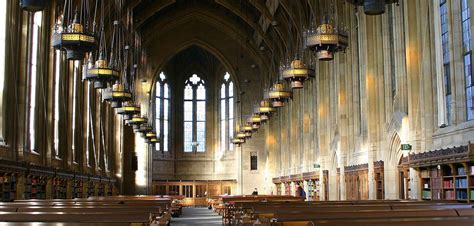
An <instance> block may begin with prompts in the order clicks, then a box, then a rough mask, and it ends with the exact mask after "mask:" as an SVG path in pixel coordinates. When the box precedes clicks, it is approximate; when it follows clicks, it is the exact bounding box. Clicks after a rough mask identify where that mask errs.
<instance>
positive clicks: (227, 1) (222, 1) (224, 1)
mask: <svg viewBox="0 0 474 226" xmlns="http://www.w3.org/2000/svg"><path fill="white" fill-rule="evenodd" d="M215 1H216V3H217V4H219V5H222V6H223V7H224V8H227V9H228V10H230V11H231V12H233V13H234V14H235V15H237V16H239V17H240V18H241V19H242V20H243V21H245V22H246V23H247V24H248V25H249V26H250V27H252V28H253V30H254V31H255V32H256V33H257V34H258V35H259V36H261V37H262V39H263V41H264V42H265V43H266V44H267V46H271V42H270V40H268V37H267V36H266V35H265V32H263V30H262V27H260V24H258V23H256V22H255V21H253V19H252V17H251V16H250V15H248V13H246V12H243V11H242V10H241V9H240V8H239V7H238V6H237V5H235V4H233V3H232V2H233V1H232V0H215Z"/></svg>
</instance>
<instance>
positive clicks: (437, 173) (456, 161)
mask: <svg viewBox="0 0 474 226" xmlns="http://www.w3.org/2000/svg"><path fill="white" fill-rule="evenodd" d="M408 159H409V160H408V165H409V166H410V167H413V168H414V169H416V170H417V171H418V172H419V174H418V175H419V177H420V183H421V186H420V190H421V191H420V194H421V198H422V199H424V200H430V199H431V200H456V201H459V202H473V201H474V146H473V145H472V144H470V143H469V144H468V145H466V146H459V147H452V148H447V149H442V150H435V151H430V152H423V153H418V154H410V156H409V158H408Z"/></svg>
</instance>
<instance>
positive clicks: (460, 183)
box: [456, 178, 467, 188]
mask: <svg viewBox="0 0 474 226" xmlns="http://www.w3.org/2000/svg"><path fill="white" fill-rule="evenodd" d="M456 188H467V178H457V179H456Z"/></svg>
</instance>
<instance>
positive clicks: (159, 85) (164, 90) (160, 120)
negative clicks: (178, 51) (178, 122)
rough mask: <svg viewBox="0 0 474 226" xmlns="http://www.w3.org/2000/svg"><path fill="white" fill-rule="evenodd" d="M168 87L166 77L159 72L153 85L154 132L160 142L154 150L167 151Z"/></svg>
mask: <svg viewBox="0 0 474 226" xmlns="http://www.w3.org/2000/svg"><path fill="white" fill-rule="evenodd" d="M169 97H170V94H169V86H168V83H167V81H166V75H165V74H164V73H163V72H161V73H160V76H159V77H158V79H157V81H156V84H155V130H156V134H157V135H158V137H159V138H160V140H161V142H160V143H157V144H155V150H157V151H160V150H162V151H165V152H166V151H168V150H169V111H170V100H169Z"/></svg>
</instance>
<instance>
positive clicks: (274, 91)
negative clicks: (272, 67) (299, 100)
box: [268, 82, 292, 108]
mask: <svg viewBox="0 0 474 226" xmlns="http://www.w3.org/2000/svg"><path fill="white" fill-rule="evenodd" d="M291 96H292V93H291V91H288V90H286V88H285V84H283V83H281V82H277V83H275V84H273V87H272V88H271V89H270V91H268V98H269V99H270V101H272V106H273V107H275V108H279V107H283V106H285V102H286V101H287V100H288V99H289V98H291Z"/></svg>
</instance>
